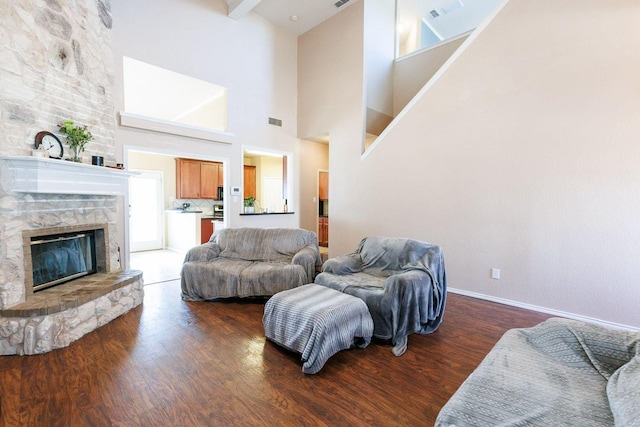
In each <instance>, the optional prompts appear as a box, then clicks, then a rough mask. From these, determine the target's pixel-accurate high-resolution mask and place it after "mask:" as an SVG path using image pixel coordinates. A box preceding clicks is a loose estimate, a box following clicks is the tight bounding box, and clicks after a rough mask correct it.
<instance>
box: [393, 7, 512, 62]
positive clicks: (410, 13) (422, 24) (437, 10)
mask: <svg viewBox="0 0 640 427" xmlns="http://www.w3.org/2000/svg"><path fill="white" fill-rule="evenodd" d="M503 1H504V0H397V1H396V8H397V11H396V58H399V57H401V56H404V55H409V54H411V53H413V52H416V51H419V50H422V49H427V48H430V47H432V46H434V45H436V44H438V43H442V42H446V41H447V40H451V39H454V38H456V37H458V36H460V35H462V34H464V33H466V32H469V31H471V30H473V29H475V28H476V27H477V26H479V25H480V24H481V23H482V21H484V19H485V18H486V17H488V16H489V15H490V14H491V13H492V12H493V11H495V10H496V9H497V8H498V6H499V5H500V4H501V3H502V2H503Z"/></svg>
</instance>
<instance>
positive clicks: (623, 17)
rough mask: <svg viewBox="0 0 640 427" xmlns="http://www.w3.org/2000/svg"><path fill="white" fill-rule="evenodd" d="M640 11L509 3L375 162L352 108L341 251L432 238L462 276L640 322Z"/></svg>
mask: <svg viewBox="0 0 640 427" xmlns="http://www.w3.org/2000/svg"><path fill="white" fill-rule="evenodd" d="M354 6H355V5H354ZM350 9H354V8H350ZM356 10H357V9H354V11H356ZM332 22H333V23H334V24H337V23H338V21H332ZM638 22H640V9H639V8H637V7H636V5H635V0H613V1H610V2H606V4H605V3H603V2H601V1H596V0H566V1H564V2H561V3H558V2H554V1H551V0H535V1H534V0H529V1H524V0H522V1H512V2H510V3H508V4H507V6H506V7H505V8H504V9H503V11H502V12H501V13H500V14H499V15H498V17H497V18H496V19H495V20H494V21H493V23H492V24H491V25H490V26H489V27H488V28H487V29H486V30H485V31H484V32H483V33H482V34H480V36H479V37H478V38H477V39H475V41H474V42H473V43H472V44H470V45H469V47H468V49H467V50H466V51H465V52H464V53H463V54H462V55H461V56H460V57H459V58H458V59H457V60H456V61H455V62H454V63H453V65H451V67H450V68H449V69H448V71H447V72H446V73H445V74H444V75H443V76H442V78H441V79H439V80H438V81H437V82H436V83H435V84H433V86H432V87H431V88H430V89H429V90H428V91H426V92H425V93H423V94H422V95H421V97H419V98H418V99H417V101H416V102H415V104H414V105H413V106H412V107H411V108H410V109H407V110H405V112H406V114H403V115H402V117H400V118H399V119H397V121H396V123H395V125H392V126H393V127H392V128H391V129H390V130H389V131H388V132H387V133H386V135H384V136H383V137H382V140H381V142H380V143H379V144H378V145H377V147H375V148H374V149H373V150H372V151H371V153H370V154H369V155H368V156H367V157H366V159H364V161H362V160H361V158H360V156H359V153H358V150H356V149H353V145H357V144H358V143H357V141H354V139H355V137H356V136H357V130H356V129H355V125H352V126H351V127H349V126H348V125H347V124H346V123H345V119H344V117H346V116H348V117H350V120H351V121H352V122H357V123H361V122H360V121H359V117H358V113H359V110H358V109H357V105H356V103H351V104H349V106H348V107H351V108H352V109H351V110H349V109H348V108H340V109H339V113H340V115H336V116H334V117H333V119H334V124H335V125H334V128H333V129H335V132H332V134H331V146H330V165H331V168H330V170H331V182H332V184H331V185H332V204H331V213H330V218H331V239H332V241H331V251H330V252H331V255H332V256H334V255H338V254H342V253H346V252H349V251H351V250H353V248H355V246H356V245H357V243H358V241H359V240H360V238H362V237H363V236H367V235H375V234H381V235H390V236H406V237H413V238H418V239H422V240H427V241H430V242H433V243H436V244H439V245H441V246H442V247H443V249H444V254H445V260H446V264H447V275H448V283H449V286H450V287H452V288H458V289H462V290H465V291H469V292H475V293H479V294H484V295H488V296H491V297H495V298H503V299H506V300H511V301H516V302H520V303H523V304H529V305H533V306H538V307H544V308H547V309H551V310H558V311H564V312H568V313H573V314H575V315H579V316H584V317H592V318H596V319H600V320H604V321H608V322H612V323H618V324H623V325H630V326H635V327H640V314H639V313H640V311H638V307H639V306H640V300H639V298H640V297H639V296H640V292H638V280H637V277H638V271H640V268H639V267H640V266H639V265H638V259H640V244H639V243H638V242H640V222H639V221H638V219H637V217H638V212H640V198H639V197H638V194H640V168H639V167H638V165H639V164H640V148H639V147H640V145H639V144H638V141H640V85H639V84H638V82H639V80H638V76H639V75H640V56H638V55H637V52H639V51H640V27H639V26H638V25H637V23H638ZM541 23H544V26H543V28H544V31H540V29H541ZM347 24H348V23H347ZM352 24H353V23H352ZM351 29H352V28H351V27H345V28H341V27H338V26H336V27H334V28H333V31H335V32H337V33H339V32H340V31H351ZM534 35H535V36H534ZM470 39H471V38H470ZM318 43H319V42H317V41H316V44H318ZM354 50H355V49H354ZM300 56H302V53H300ZM335 59H336V60H337V59H344V58H335ZM347 63H348V61H346V60H345V61H343V62H334V63H333V66H334V67H336V68H343V69H344V68H345V67H344V66H343V65H345V64H347ZM305 78H306V77H304V76H302V75H301V76H300V79H301V80H303V79H305ZM356 80H357V79H354V80H352V81H350V83H351V84H352V85H354V86H357V81H356ZM324 83H325V84H326V85H327V86H328V87H332V86H334V85H338V84H340V85H343V84H344V83H343V82H342V81H340V82H337V81H335V80H334V79H333V77H332V76H329V77H328V78H327V80H325V81H324ZM314 89H315V90H316V91H320V90H321V89H320V88H319V87H316V88H314ZM355 92H357V89H356V88H354V89H353V91H352V93H355ZM349 95H350V94H348V93H345V94H344V95H343V96H345V97H346V96H349ZM331 101H333V102H336V105H337V103H338V102H339V101H340V98H339V97H336V98H333V99H331ZM304 102H305V100H301V102H300V104H301V105H303V104H304ZM322 108H323V106H321V105H317V106H315V110H316V111H318V110H320V111H321V110H322ZM349 113H351V114H349ZM300 114H301V116H302V110H301V113H300ZM305 121H307V118H306V117H301V123H302V122H305ZM308 121H309V122H313V120H311V119H309V120H308ZM334 142H336V143H335V144H334ZM334 184H338V185H334ZM381 206H385V207H387V210H386V211H385V212H386V218H387V220H384V221H382V219H383V218H382V215H381V214H380V212H381V211H380V207H381ZM334 213H335V215H334ZM389 213H392V215H390V214H389ZM390 216H391V217H392V218H393V220H392V221H390V220H388V218H389V217H390ZM492 267H496V268H500V269H501V270H502V278H501V279H500V280H492V279H490V275H489V271H490V269H491V268H492Z"/></svg>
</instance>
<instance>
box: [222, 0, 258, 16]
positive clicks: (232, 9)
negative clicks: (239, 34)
mask: <svg viewBox="0 0 640 427" xmlns="http://www.w3.org/2000/svg"><path fill="white" fill-rule="evenodd" d="M261 1H262V0H227V16H228V17H230V18H233V19H240V18H242V17H243V16H244V15H246V14H247V13H249V12H250V11H251V9H253V8H254V7H256V6H257V4H258V3H260V2H261Z"/></svg>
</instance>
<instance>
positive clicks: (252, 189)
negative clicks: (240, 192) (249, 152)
mask: <svg viewBox="0 0 640 427" xmlns="http://www.w3.org/2000/svg"><path fill="white" fill-rule="evenodd" d="M243 197H244V198H245V199H246V198H247V197H253V198H254V199H255V197H256V167H255V166H251V165H244V196H243Z"/></svg>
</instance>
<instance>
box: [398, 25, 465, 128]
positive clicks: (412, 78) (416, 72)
mask: <svg viewBox="0 0 640 427" xmlns="http://www.w3.org/2000/svg"><path fill="white" fill-rule="evenodd" d="M466 39H467V37H466V36H464V37H460V38H456V39H455V40H452V41H450V42H447V43H443V44H440V45H438V46H436V47H433V48H431V49H427V50H423V51H420V52H416V53H415V54H413V55H407V56H404V57H402V58H398V59H397V60H396V61H395V63H394V65H393V116H394V117H395V116H396V115H398V113H400V111H401V110H402V109H403V108H404V107H405V106H406V105H407V104H408V103H409V101H411V99H412V98H413V97H414V96H415V95H416V94H417V93H418V92H419V91H420V89H422V87H423V86H424V85H425V84H426V83H427V82H428V81H429V79H431V77H433V75H434V74H435V73H436V72H437V71H438V70H439V69H440V67H442V64H444V63H445V62H446V61H447V59H449V58H450V57H451V55H452V54H453V52H455V51H456V49H458V48H459V47H460V45H461V44H462V43H463V42H464V41H465V40H466Z"/></svg>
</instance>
